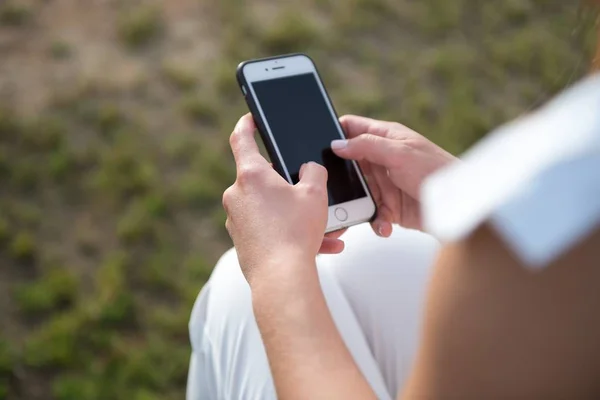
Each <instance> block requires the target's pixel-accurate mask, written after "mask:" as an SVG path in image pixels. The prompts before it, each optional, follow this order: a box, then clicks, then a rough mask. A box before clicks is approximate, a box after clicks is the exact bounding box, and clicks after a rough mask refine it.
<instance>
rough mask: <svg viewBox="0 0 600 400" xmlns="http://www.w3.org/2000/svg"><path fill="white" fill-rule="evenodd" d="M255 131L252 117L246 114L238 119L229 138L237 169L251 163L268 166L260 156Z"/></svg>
mask: <svg viewBox="0 0 600 400" xmlns="http://www.w3.org/2000/svg"><path fill="white" fill-rule="evenodd" d="M255 130H256V125H254V120H253V119H252V115H251V114H249V113H248V114H246V115H244V116H243V117H242V118H240V120H239V121H238V123H237V124H236V126H235V128H234V129H233V133H232V134H231V136H230V137H229V144H230V145H231V151H232V152H233V157H234V158H235V164H236V165H237V166H238V167H240V166H241V165H247V164H253V163H259V164H265V165H268V162H267V160H265V158H264V157H263V156H262V155H261V154H260V151H259V149H258V145H257V144H256V140H255V139H254V131H255Z"/></svg>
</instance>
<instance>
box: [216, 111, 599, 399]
mask: <svg viewBox="0 0 600 400" xmlns="http://www.w3.org/2000/svg"><path fill="white" fill-rule="evenodd" d="M341 123H342V125H343V126H344V129H345V131H346V132H347V134H348V137H349V140H348V141H347V142H342V143H340V142H338V143H335V144H333V145H332V148H334V151H335V152H336V154H338V155H339V156H341V157H344V158H348V159H354V160H358V161H359V162H360V164H361V166H362V169H363V171H364V172H365V173H366V175H367V180H368V183H369V186H370V188H371V190H372V192H373V194H374V197H375V200H376V201H377V203H378V207H379V210H380V211H379V214H378V216H377V218H376V220H375V221H374V222H373V228H374V230H375V231H376V232H377V233H378V234H380V235H381V236H389V234H391V230H392V225H393V224H399V225H403V226H405V227H410V228H420V226H421V221H420V205H419V188H420V185H421V182H422V181H423V179H424V178H425V177H426V176H428V175H429V174H430V173H432V172H434V171H435V170H437V169H438V168H441V167H443V166H445V165H447V164H448V163H450V162H455V159H454V158H453V157H452V156H451V155H450V154H448V153H447V152H445V151H443V150H442V149H440V148H439V147H437V146H435V145H434V144H433V143H431V142H430V141H428V140H427V139H425V138H424V137H422V136H421V135H419V134H418V133H416V132H414V131H411V130H410V129H408V128H406V127H404V126H402V125H399V124H396V123H391V122H383V121H375V120H371V119H368V118H362V117H356V116H346V117H342V118H341ZM254 131H255V126H254V123H253V121H252V118H251V116H250V115H245V116H244V117H242V118H241V120H240V122H239V123H238V125H237V126H236V128H235V130H234V132H233V133H232V135H231V147H232V150H233V153H234V156H235V160H236V165H237V180H236V182H235V183H234V185H233V186H232V187H231V188H229V189H228V190H227V191H226V192H225V194H224V197H223V204H224V206H225V209H226V211H227V214H228V219H227V223H226V226H227V229H228V231H229V233H230V235H231V237H232V239H233V242H234V245H235V247H236V250H237V253H238V258H239V261H240V266H241V269H242V272H243V274H244V276H245V277H246V279H247V281H248V283H249V285H250V288H251V292H252V304H253V308H254V315H255V317H256V320H257V323H258V327H259V330H260V332H261V335H262V339H263V342H264V345H265V349H266V352H267V357H268V359H269V363H270V367H271V372H272V374H273V379H274V382H275V388H276V390H277V395H278V397H279V398H281V399H306V398H310V399H374V398H376V397H375V395H374V393H373V392H372V390H371V388H370V387H369V385H368V383H367V382H366V380H365V379H364V377H363V376H362V375H361V373H360V371H359V369H358V367H357V366H356V364H355V362H354V360H353V359H352V357H351V355H350V353H349V351H348V349H347V348H346V347H345V345H344V343H343V341H342V339H341V336H340V334H339V332H338V331H337V329H336V328H335V325H334V323H333V320H332V317H331V314H330V312H329V310H328V308H327V305H326V303H325V299H324V297H323V293H322V291H321V289H320V286H319V280H318V276H317V271H316V264H315V257H316V255H317V254H318V253H319V252H320V251H321V252H330V253H336V252H339V251H341V250H342V249H343V243H342V242H341V240H340V239H339V235H340V233H339V232H338V233H334V234H333V235H331V236H328V237H326V236H324V232H325V227H326V223H327V193H326V181H327V171H326V170H325V169H324V168H323V167H322V166H320V165H318V164H315V163H308V164H305V165H304V166H303V168H302V170H301V171H300V182H299V183H298V184H296V185H290V184H289V183H287V182H286V181H285V180H284V179H283V178H281V177H280V176H279V175H278V174H277V173H276V172H275V171H274V170H273V169H272V167H271V166H270V164H269V163H268V162H267V161H266V160H265V159H264V158H263V157H262V156H261V155H260V153H259V151H258V147H257V145H256V142H255V139H254ZM407 166H408V167H407ZM598 249H600V231H597V232H595V233H593V234H591V235H590V236H588V238H587V239H586V240H585V241H583V242H582V243H581V244H580V245H579V246H577V247H575V248H574V249H572V250H571V251H570V252H568V253H567V254H565V255H563V256H562V257H561V258H559V259H558V260H556V261H555V262H553V263H552V264H551V265H550V266H548V267H547V268H545V269H544V270H543V271H539V272H537V273H531V272H530V271H528V270H527V269H526V268H524V266H523V265H521V263H520V261H519V260H518V259H516V258H515V257H514V256H513V255H512V253H511V252H510V251H509V250H508V249H507V248H506V246H505V245H504V243H503V242H502V240H501V239H500V238H498V237H497V236H496V235H495V233H494V232H493V231H492V230H491V229H489V228H488V227H487V226H482V227H480V228H478V229H477V230H476V231H475V232H474V233H473V234H471V235H470V236H469V237H468V238H466V239H464V240H461V241H460V242H458V243H454V244H450V245H447V246H445V247H444V248H443V250H442V251H441V253H440V255H439V259H438V260H437V262H436V265H435V267H434V273H433V276H432V279H431V282H430V287H429V294H428V301H427V307H426V310H425V324H424V327H423V335H422V340H421V344H420V349H419V351H418V355H417V359H416V361H415V365H414V367H413V370H412V374H411V377H410V379H409V381H408V383H407V385H406V387H405V388H404V392H403V393H400V394H398V396H399V397H398V398H399V399H438V398H440V399H441V398H443V399H447V398H450V399H467V398H468V399H471V398H489V399H496V398H497V399H530V398H544V399H548V398H556V399H559V398H560V399H562V398H577V399H580V398H581V399H585V398H599V397H600V384H599V383H598V382H600V340H598V339H597V338H600V313H598V312H597V305H598V304H600V291H598V290H597V283H598V282H600V269H599V268H598V260H599V259H600V251H599V250H598Z"/></svg>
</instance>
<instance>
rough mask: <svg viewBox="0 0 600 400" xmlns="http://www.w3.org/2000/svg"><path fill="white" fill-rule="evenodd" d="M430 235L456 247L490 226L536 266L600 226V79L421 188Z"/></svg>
mask: <svg viewBox="0 0 600 400" xmlns="http://www.w3.org/2000/svg"><path fill="white" fill-rule="evenodd" d="M421 200H422V206H423V219H424V226H425V229H426V230H427V231H428V232H430V233H431V234H433V235H434V236H436V237H437V238H438V239H440V240H442V241H456V240H460V239H462V238H464V237H466V236H467V235H469V234H470V233H471V232H472V231H473V230H474V229H476V228H477V227H478V226H479V225H481V224H482V223H484V222H489V223H490V224H491V225H492V226H493V227H494V228H495V229H496V231H497V232H498V233H499V234H500V235H501V236H502V238H503V239H504V240H505V241H506V243H507V244H508V246H509V247H510V248H511V249H512V250H513V251H514V252H515V253H516V254H517V255H518V256H519V257H520V258H521V260H522V261H523V262H524V263H525V264H526V265H528V266H530V267H532V268H541V267H543V266H544V265H547V264H548V263H549V262H550V261H552V260H553V259H555V258H556V257H558V256H559V255H561V254H562V253H564V252H565V251H566V250H568V249H569V248H570V247H572V246H573V245H574V244H575V243H576V242H578V241H579V240H580V239H581V238H582V237H583V236H585V235H587V234H589V233H590V232H591V231H592V230H593V229H594V228H595V227H596V226H597V225H598V224H599V223H600V75H596V76H594V77H590V78H588V79H587V80H585V81H583V82H582V83H580V84H578V85H576V86H574V87H573V88H571V89H569V90H567V91H566V92H565V93H564V94H562V95H561V96H559V97H558V98H557V99H555V100H553V101H552V102H550V103H549V104H548V105H546V106H545V107H543V108H542V109H540V110H539V111H537V112H535V113H534V114H531V115H529V116H527V117H523V118H521V119H519V120H517V121H514V122H512V123H510V124H507V125H505V126H503V127H501V128H499V129H498V130H496V131H495V132H493V133H492V134H490V136H489V137H487V138H485V139H484V140H482V141H481V142H480V143H478V144H477V145H476V146H474V147H473V148H472V149H471V150H469V151H468V152H467V153H466V154H464V156H463V157H462V161H460V162H457V163H456V164H454V165H451V166H449V167H448V168H445V169H443V170H441V171H439V172H437V173H435V174H433V175H432V176H431V177H429V178H428V179H427V180H426V182H425V183H424V185H423V189H422V196H421Z"/></svg>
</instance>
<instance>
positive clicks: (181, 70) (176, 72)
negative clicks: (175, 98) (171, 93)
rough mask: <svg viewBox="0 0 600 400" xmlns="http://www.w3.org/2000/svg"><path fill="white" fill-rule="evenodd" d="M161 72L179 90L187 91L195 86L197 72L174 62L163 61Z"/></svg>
mask: <svg viewBox="0 0 600 400" xmlns="http://www.w3.org/2000/svg"><path fill="white" fill-rule="evenodd" d="M162 72H163V74H164V76H165V78H166V79H167V81H168V82H169V83H170V84H171V85H173V86H174V87H175V88H177V89H179V90H181V91H189V90H192V89H193V88H194V87H195V86H196V83H197V76H196V75H197V73H195V72H194V71H192V70H190V69H187V68H185V67H183V66H181V65H178V64H176V63H174V62H171V63H165V65H164V66H163V71H162Z"/></svg>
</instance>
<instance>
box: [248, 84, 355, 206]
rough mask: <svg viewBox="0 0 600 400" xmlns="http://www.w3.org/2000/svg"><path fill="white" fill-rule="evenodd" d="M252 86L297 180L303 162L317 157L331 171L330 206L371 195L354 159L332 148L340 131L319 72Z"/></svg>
mask: <svg viewBox="0 0 600 400" xmlns="http://www.w3.org/2000/svg"><path fill="white" fill-rule="evenodd" d="M252 87H253V89H254V92H255V94H256V98H257V100H258V103H259V104H260V106H261V108H262V110H263V113H264V115H265V118H266V122H267V124H268V125H269V127H270V128H271V132H272V134H273V137H274V138H275V143H276V145H277V147H278V148H279V152H280V153H281V156H282V158H283V161H284V164H285V166H286V167H287V169H288V171H289V173H290V176H291V178H292V182H293V183H294V184H295V183H297V182H298V172H299V170H300V166H301V165H302V164H303V163H305V162H308V161H315V162H317V163H319V164H321V165H324V166H325V168H327V171H328V173H329V179H328V182H327V191H328V194H329V205H330V206H331V205H335V204H340V203H345V202H347V201H351V200H356V199H360V198H362V197H366V196H367V194H366V193H365V189H364V188H363V186H362V184H361V181H360V178H359V177H358V174H357V172H356V169H355V168H354V167H353V165H352V163H351V162H350V161H346V160H344V159H342V158H339V157H338V156H336V155H335V154H334V153H333V152H332V151H331V141H332V140H334V139H340V135H339V133H338V129H337V126H336V124H337V121H335V120H334V119H333V117H332V114H331V112H330V111H329V108H328V107H327V103H326V102H325V98H324V97H323V94H322V92H321V90H320V89H319V86H318V84H317V77H316V75H315V74H313V73H307V74H302V75H294V76H288V77H283V78H277V79H269V80H265V81H257V82H253V83H252Z"/></svg>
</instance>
